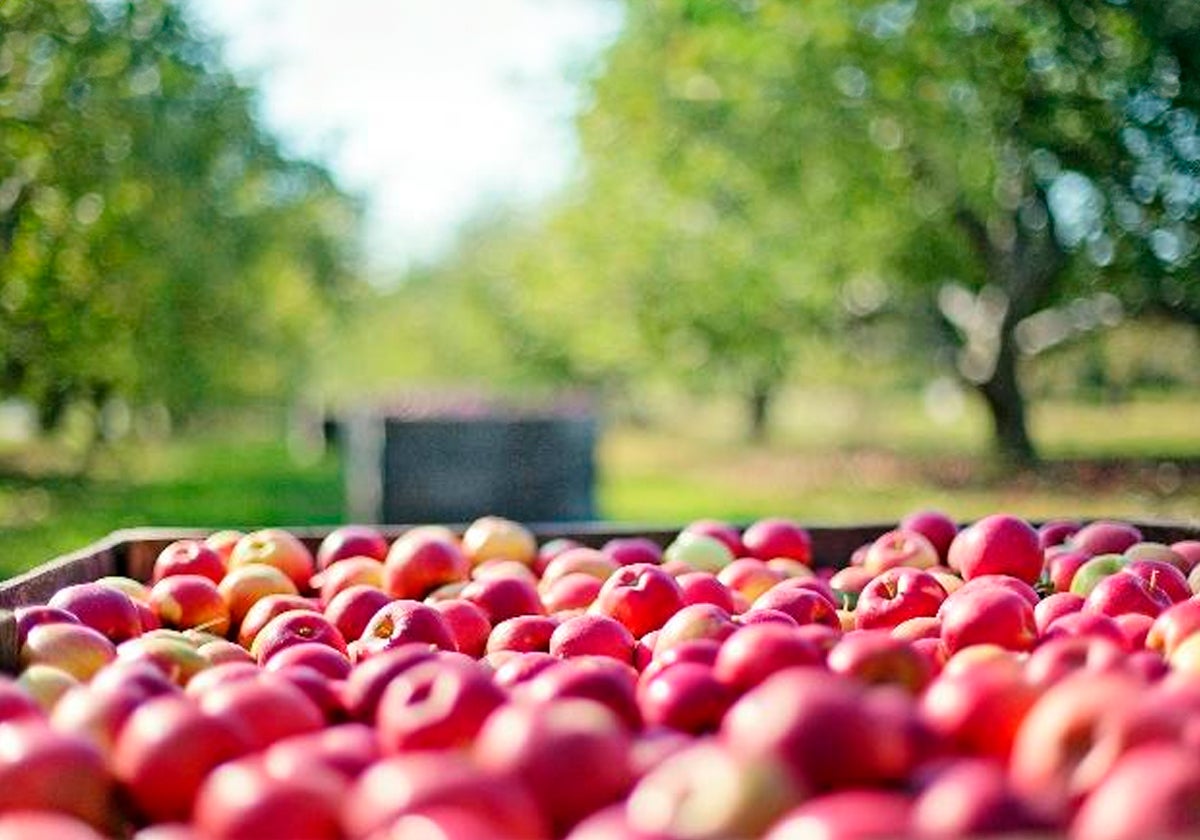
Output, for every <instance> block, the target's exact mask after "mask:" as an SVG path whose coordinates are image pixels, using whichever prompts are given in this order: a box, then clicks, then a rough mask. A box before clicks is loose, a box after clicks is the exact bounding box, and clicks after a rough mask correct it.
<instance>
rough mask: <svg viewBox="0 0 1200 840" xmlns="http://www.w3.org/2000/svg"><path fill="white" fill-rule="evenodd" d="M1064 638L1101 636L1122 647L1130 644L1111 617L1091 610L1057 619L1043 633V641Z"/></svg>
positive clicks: (1068, 614)
mask: <svg viewBox="0 0 1200 840" xmlns="http://www.w3.org/2000/svg"><path fill="white" fill-rule="evenodd" d="M1063 636H1099V637H1102V638H1105V639H1108V640H1109V641H1111V642H1114V643H1116V644H1117V645H1120V646H1121V647H1127V644H1128V643H1127V642H1126V639H1125V634H1124V633H1123V632H1121V628H1120V626H1119V625H1118V624H1117V622H1116V621H1114V620H1113V619H1112V617H1111V616H1107V615H1104V614H1103V613H1098V612H1092V611H1090V610H1080V611H1079V612H1074V613H1067V614H1066V615H1064V616H1062V617H1061V618H1056V619H1055V620H1054V621H1052V622H1050V626H1048V627H1047V628H1046V629H1045V630H1044V631H1043V632H1042V640H1043V641H1046V640H1049V639H1057V638H1060V637H1063Z"/></svg>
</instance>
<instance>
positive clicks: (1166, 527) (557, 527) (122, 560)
mask: <svg viewBox="0 0 1200 840" xmlns="http://www.w3.org/2000/svg"><path fill="white" fill-rule="evenodd" d="M1133 524H1135V525H1137V527H1138V528H1140V529H1141V531H1142V534H1143V536H1144V537H1145V538H1146V539H1147V540H1152V541H1155V542H1166V543H1170V542H1175V541H1177V540H1183V539H1200V527H1195V526H1190V525H1184V524H1181V523H1172V522H1146V521H1141V522H1134V523H1133ZM377 527H378V530H379V531H380V532H381V533H382V534H383V535H384V536H385V537H387V538H388V539H389V540H391V539H394V538H396V537H397V536H399V535H400V534H402V533H403V532H404V531H405V530H406V529H407V528H408V527H410V526H406V525H380V526H377ZM531 527H532V530H533V531H534V533H535V534H536V535H537V537H538V541H539V542H545V541H548V540H552V539H556V538H559V537H569V538H572V539H575V540H578V541H579V542H581V543H583V544H584V545H591V546H599V545H601V544H603V543H604V542H606V541H607V540H609V539H612V538H614V537H631V536H642V537H648V538H650V539H652V540H654V541H655V542H657V543H658V544H660V545H666V544H667V543H669V542H670V541H671V540H672V539H674V538H675V536H676V534H678V532H679V526H672V527H666V526H662V525H630V524H614V523H605V522H576V523H555V524H548V525H534V526H531ZM893 527H895V524H894V523H871V524H863V525H854V526H848V527H831V526H810V527H809V533H810V534H811V535H812V539H813V557H814V561H815V563H816V565H818V566H826V567H830V566H832V567H836V566H841V565H843V564H845V563H846V561H847V560H848V559H849V557H850V554H851V553H852V552H853V551H854V549H856V548H858V547H859V546H861V545H863V544H864V543H866V542H869V541H871V540H873V539H875V538H876V537H877V536H879V535H880V534H883V533H885V532H886V531H888V530H889V529H891V528H893ZM215 530H218V529H216V528H212V529H196V528H190V529H189V528H133V529H128V530H123V531H115V532H113V533H112V534H110V535H109V536H107V537H105V538H104V539H102V540H100V541H99V542H96V543H93V544H92V545H89V546H87V547H85V548H82V549H80V550H79V551H75V552H72V553H70V554H65V555H63V556H61V557H57V558H55V559H53V560H51V561H49V562H48V563H45V564H43V565H41V566H38V567H36V568H34V569H31V570H30V571H28V572H25V573H24V574H21V575H17V576H16V577H13V578H9V579H8V580H5V581H0V671H6V672H9V673H12V672H15V671H16V670H17V668H18V666H19V657H18V654H19V651H18V648H17V625H16V620H15V619H14V617H13V613H12V610H14V609H16V608H17V607H21V606H26V605H29V604H41V603H45V602H46V601H47V600H49V598H50V596H52V595H53V594H54V593H55V592H56V591H58V590H59V589H62V588H63V587H64V586H69V585H71V584H74V583H86V582H88V581H92V580H96V579H98V578H102V577H106V576H108V575H125V576H128V577H132V578H134V579H136V580H141V581H148V580H149V579H150V574H151V571H152V570H153V567H154V560H155V558H157V557H158V554H159V552H161V551H162V550H163V549H164V548H165V547H166V546H167V545H169V544H170V543H172V542H174V541H175V540H178V539H185V538H197V537H204V536H206V535H208V534H210V533H212V532H213V531H215ZM287 530H289V531H291V533H293V534H295V535H296V536H298V537H300V539H301V540H303V541H304V543H305V544H306V545H307V546H308V547H309V549H311V550H313V551H315V550H316V548H317V546H318V545H319V544H320V542H321V540H322V539H324V538H325V536H326V535H327V534H329V532H330V531H332V530H333V528H331V527H320V528H311V527H305V528H288V529H287ZM458 530H459V532H461V530H462V528H461V527H458Z"/></svg>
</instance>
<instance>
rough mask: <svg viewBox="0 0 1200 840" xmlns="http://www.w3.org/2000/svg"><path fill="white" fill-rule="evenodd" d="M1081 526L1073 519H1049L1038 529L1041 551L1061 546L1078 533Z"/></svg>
mask: <svg viewBox="0 0 1200 840" xmlns="http://www.w3.org/2000/svg"><path fill="white" fill-rule="evenodd" d="M1081 527H1082V526H1081V525H1080V524H1079V523H1078V522H1076V521H1075V520H1073V519H1051V520H1050V521H1049V522H1043V523H1042V524H1041V525H1040V526H1039V527H1038V542H1039V543H1041V546H1042V549H1043V550H1045V549H1047V548H1053V547H1054V546H1056V545H1062V544H1063V543H1065V542H1066V541H1067V540H1069V539H1070V538H1071V537H1073V536H1075V534H1076V533H1077V532H1078V531H1079V529H1080V528H1081Z"/></svg>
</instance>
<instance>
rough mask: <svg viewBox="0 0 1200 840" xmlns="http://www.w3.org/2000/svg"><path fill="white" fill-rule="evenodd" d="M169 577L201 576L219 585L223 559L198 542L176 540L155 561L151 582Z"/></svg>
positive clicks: (223, 575) (223, 565)
mask: <svg viewBox="0 0 1200 840" xmlns="http://www.w3.org/2000/svg"><path fill="white" fill-rule="evenodd" d="M171 575H201V576H202V577H206V578H208V579H209V580H211V581H212V582H213V583H220V582H221V578H223V577H225V558H223V557H222V556H221V555H220V554H219V553H218V552H217V550H216V549H214V548H212V547H211V546H209V545H206V544H205V543H204V542H202V541H200V540H176V541H175V542H173V543H171V544H170V545H168V546H167V547H166V548H164V549H163V550H162V551H161V552H160V553H159V555H158V557H157V558H156V559H155V561H154V570H153V572H152V577H151V582H152V583H158V582H159V581H160V580H162V579H163V578H165V577H169V576H171Z"/></svg>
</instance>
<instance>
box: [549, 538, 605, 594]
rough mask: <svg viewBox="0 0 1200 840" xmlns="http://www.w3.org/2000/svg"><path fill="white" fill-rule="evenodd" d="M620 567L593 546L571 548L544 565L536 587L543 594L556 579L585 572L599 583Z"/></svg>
mask: <svg viewBox="0 0 1200 840" xmlns="http://www.w3.org/2000/svg"><path fill="white" fill-rule="evenodd" d="M618 568H620V564H618V563H617V562H616V561H615V560H613V559H612V558H611V557H609V556H608V555H607V554H605V553H604V552H603V551H600V550H599V549H595V548H584V547H582V546H581V547H579V548H572V549H569V550H567V551H564V552H563V553H562V554H559V555H558V556H557V557H555V558H554V559H553V560H551V561H550V562H549V563H548V564H547V565H546V570H545V571H544V572H543V573H542V575H541V577H540V579H539V583H538V589H539V590H540V591H541V592H542V593H543V594H545V593H546V592H547V591H548V590H549V589H550V587H551V586H553V585H554V583H556V582H557V581H559V580H561V579H562V578H564V577H566V576H567V575H571V574H585V575H589V576H591V577H594V578H596V579H597V580H599V581H600V582H601V583H603V582H604V581H606V580H608V576H609V575H611V574H612V573H613V572H615V571H616V570H617V569H618Z"/></svg>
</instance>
